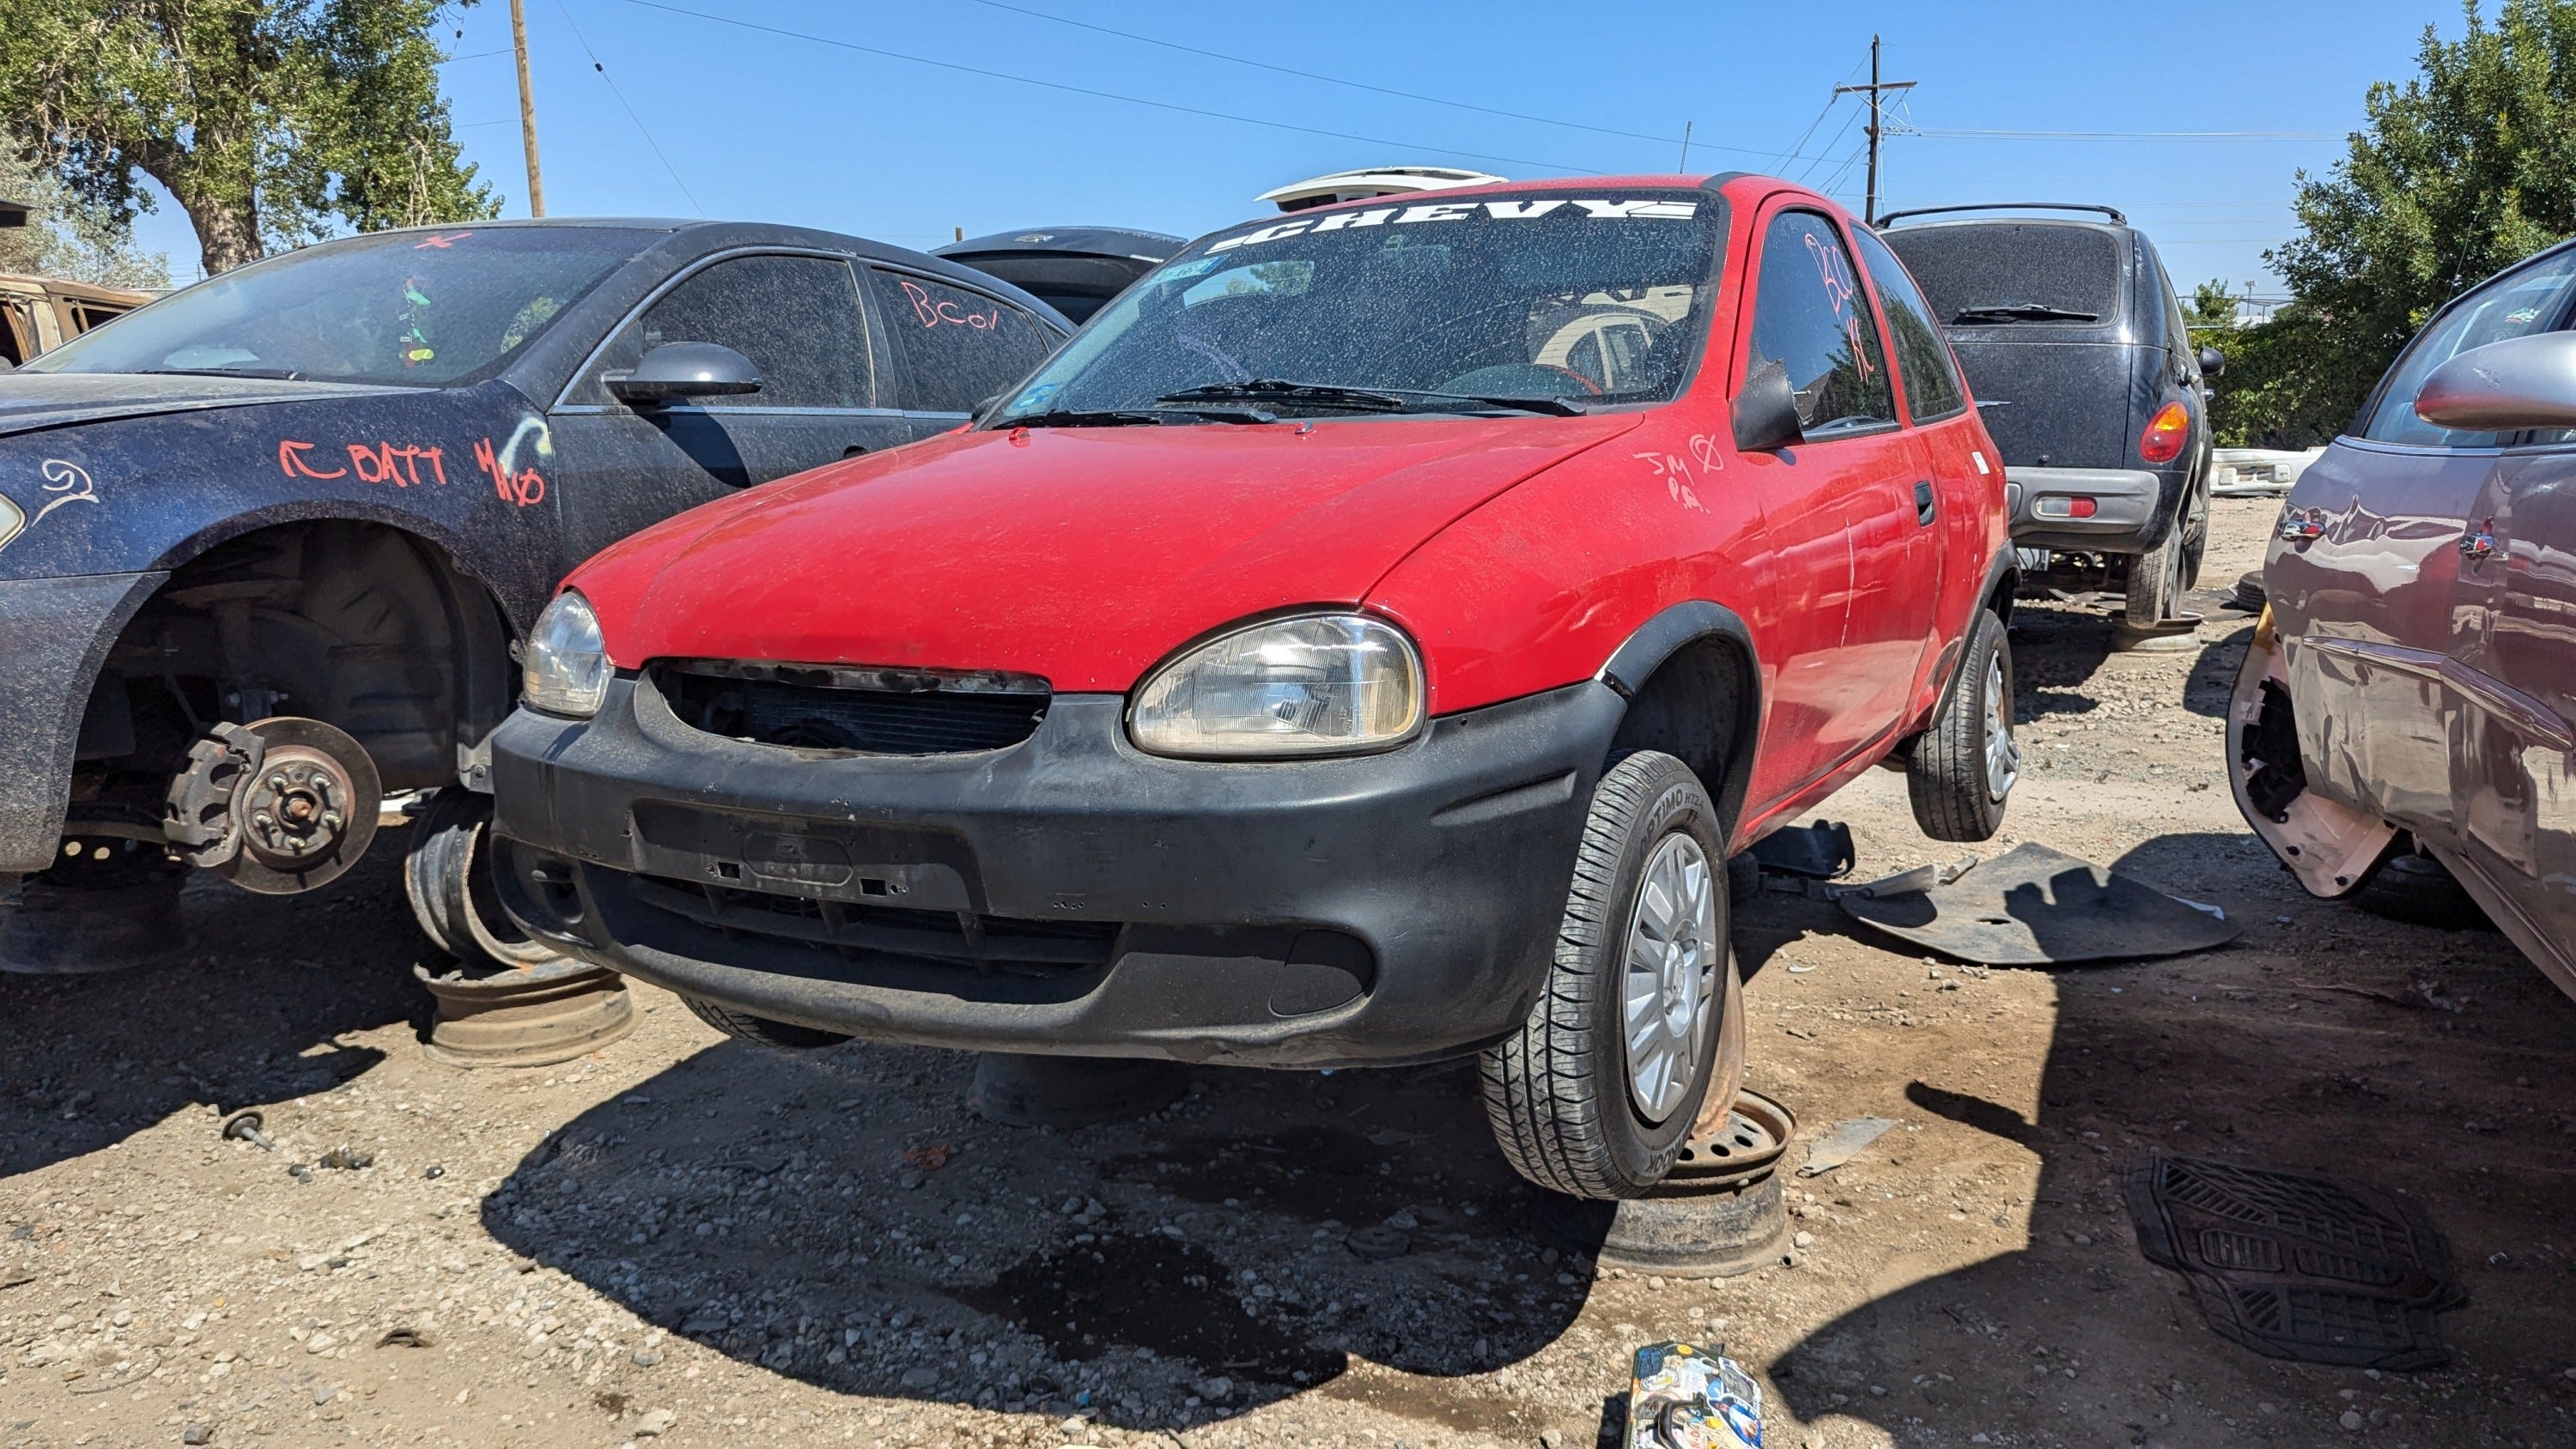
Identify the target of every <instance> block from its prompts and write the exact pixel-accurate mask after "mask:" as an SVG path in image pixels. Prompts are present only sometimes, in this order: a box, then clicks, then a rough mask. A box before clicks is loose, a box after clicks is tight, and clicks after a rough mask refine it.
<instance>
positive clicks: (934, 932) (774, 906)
mask: <svg viewBox="0 0 2576 1449" xmlns="http://www.w3.org/2000/svg"><path fill="white" fill-rule="evenodd" d="M875 884H876V885H877V886H878V887H879V888H880V889H882V888H883V887H884V884H885V883H884V882H883V881H878V882H875ZM632 891H633V894H634V897H635V899H637V900H638V901H641V902H642V903H644V904H646V905H649V906H653V907H656V908H658V909H660V910H664V911H668V912H669V913H671V914H672V915H675V916H679V917H682V918H683V919H686V920H689V921H693V922H695V923H697V924H698V925H701V926H710V927H713V928H714V929H716V930H719V931H722V932H724V933H726V934H727V935H733V934H736V933H739V934H741V935H745V936H757V937H762V938H765V939H768V940H773V941H781V942H786V943H790V944H794V945H799V946H808V947H811V948H813V949H815V950H818V951H836V952H839V953H840V954H841V955H842V956H844V957H846V958H848V959H849V960H852V961H856V962H865V961H868V960H871V959H874V960H895V961H908V962H913V963H917V964H932V965H942V966H962V967H968V968H972V969H974V970H976V971H979V972H986V973H994V972H999V973H1003V974H1008V975H1014V976H1037V977H1056V976H1062V975H1066V974H1068V973H1072V972H1081V971H1094V970H1098V969H1100V968H1101V967H1104V966H1107V965H1108V964H1109V961H1110V957H1111V956H1112V954H1113V953H1114V952H1115V951H1116V949H1117V944H1118V933H1119V931H1120V930H1121V929H1123V928H1122V926H1121V924H1120V923H1119V922H1116V921H1028V920H1021V919H1019V918H1017V917H1012V916H984V915H976V914H973V913H971V912H963V911H924V910H915V909H912V908H910V907H905V906H877V905H860V904H856V903H853V902H849V901H827V900H818V899H815V898H813V897H810V896H791V895H780V894H775V893H773V892H769V891H754V890H738V889H733V888H730V887H726V886H720V885H717V884H715V883H713V882H711V881H682V880H670V879H667V878H664V877H661V876H646V875H639V876H635V877H633V885H632ZM870 894H876V892H870Z"/></svg>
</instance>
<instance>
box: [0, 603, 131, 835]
mask: <svg viewBox="0 0 2576 1449" xmlns="http://www.w3.org/2000/svg"><path fill="white" fill-rule="evenodd" d="M169 577H170V576H169V575H168V574H166V573H137V574H84V575H80V576H78V577H73V578H59V579H14V580H9V581H6V582H0V876H9V875H17V874H25V873H29V872H34V871H39V870H43V869H44V868H45V867H46V866H48V865H50V864H52V863H53V860H54V855H55V852H56V851H57V850H59V849H61V847H62V834H63V811H64V807H65V804H66V802H67V799H68V797H69V794H70V790H71V780H72V759H73V756H74V754H75V753H76V748H77V746H78V743H79V740H80V729H81V716H82V715H83V714H84V713H85V712H86V711H87V710H88V708H89V695H90V689H91V686H93V685H94V684H96V683H97V680H98V671H99V666H100V665H101V664H102V663H103V662H105V661H106V659H107V651H108V649H109V647H110V646H112V645H114V644H115V642H116V636H117V633H118V632H119V631H120V630H122V629H123V628H124V627H125V625H126V623H127V622H128V621H129V620H131V619H132V618H133V617H134V612H135V610H137V609H140V608H142V607H143V602H144V600H146V599H148V598H150V597H151V596H152V591H153V590H155V589H157V588H159V587H161V585H162V583H163V582H164V581H165V580H167V579H168V578H169Z"/></svg>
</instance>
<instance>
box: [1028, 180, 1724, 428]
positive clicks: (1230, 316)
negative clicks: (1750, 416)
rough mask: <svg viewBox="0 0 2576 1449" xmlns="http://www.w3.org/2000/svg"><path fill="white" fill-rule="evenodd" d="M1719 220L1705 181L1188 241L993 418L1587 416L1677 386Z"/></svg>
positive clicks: (1350, 212)
mask: <svg viewBox="0 0 2576 1449" xmlns="http://www.w3.org/2000/svg"><path fill="white" fill-rule="evenodd" d="M1723 233H1724V221H1723V218H1722V216H1721V213H1720V207H1719V204H1718V201H1717V198H1715V197H1714V196H1711V195H1710V194H1709V193H1707V192H1705V191H1678V190H1677V191H1655V192H1646V193H1635V192H1627V191H1620V192H1615V193H1601V194H1585V193H1580V192H1565V191H1550V192H1535V193H1528V194H1524V195H1518V196H1508V195H1507V196H1492V197H1478V198H1476V199H1474V200H1465V201H1438V200H1419V199H1413V198H1407V199H1406V200H1405V201H1404V202H1402V203H1401V204H1389V205H1383V206H1368V207H1338V208H1334V209H1331V210H1327V211H1321V212H1318V213H1315V214H1313V215H1306V216H1299V217H1296V218H1293V219H1290V220H1287V221H1279V222H1273V223H1270V224H1268V225H1266V226H1260V227H1254V228H1249V229H1238V230H1235V231H1232V232H1228V233H1226V234H1224V235H1220V236H1217V237H1213V238H1210V239H1208V240H1205V241H1201V242H1197V243H1194V244H1193V245H1191V246H1190V247H1189V248H1187V249H1186V250H1184V251H1183V252H1182V253H1181V254H1180V255H1179V256H1178V257H1176V258H1174V259H1173V260H1172V261H1171V262H1170V263H1168V264H1166V265H1165V266H1164V267H1162V268H1161V269H1160V270H1158V271H1156V272H1154V273H1153V274H1152V275H1151V276H1149V277H1147V278H1146V279H1145V280H1144V281H1142V282H1140V283H1138V284H1137V285H1136V286H1135V287H1134V288H1133V289H1131V290H1130V291H1128V292H1127V293H1126V295H1124V296H1122V297H1120V298H1119V299H1118V301H1117V302H1116V303H1115V304H1114V305H1112V306H1111V307H1110V308H1109V309H1108V310H1106V311H1105V312H1103V313H1102V314H1101V315H1100V316H1098V317H1096V318H1094V319H1093V320H1092V322H1091V325H1090V326H1089V327H1087V328H1086V329H1084V331H1083V332H1082V334H1081V335H1080V336H1078V337H1076V338H1075V339H1074V340H1073V342H1072V343H1071V345H1069V346H1067V347H1066V348H1065V350H1064V351H1062V352H1061V353H1058V354H1057V356H1056V358H1055V360H1054V361H1053V362H1050V363H1049V364H1047V366H1046V367H1045V368H1044V369H1042V370H1041V371H1040V372H1039V373H1038V375H1037V376H1036V377H1035V378H1033V379H1032V380H1031V381H1030V382H1029V384H1028V385H1027V386H1026V387H1024V388H1022V389H1021V390H1020V392H1019V393H1018V395H1017V396H1015V397H1013V398H1012V399H1011V401H1010V402H1009V404H1008V405H1007V406H1005V407H1004V408H1003V409H1001V410H1000V411H999V412H997V413H996V414H994V415H993V417H992V418H991V419H990V420H989V421H988V423H987V424H986V425H987V426H991V427H1014V426H1023V425H1027V426H1046V425H1049V424H1064V425H1087V426H1119V425H1127V424H1134V423H1155V422H1170V423H1223V422H1241V421H1246V420H1251V421H1261V420H1264V419H1266V418H1267V417H1269V416H1273V415H1279V414H1289V415H1298V416H1313V415H1317V414H1353V413H1390V412H1425V411H1439V412H1481V411H1496V410H1502V411H1517V412H1542V413H1569V412H1579V411H1583V410H1585V409H1587V408H1590V407H1598V406H1607V405H1614V404H1618V403H1632V402H1654V401H1661V400H1664V399H1668V398H1671V397H1672V396H1674V395H1675V394H1676V393H1677V392H1679V391H1680V388H1681V385H1682V382H1683V379H1684V377H1685V375H1686V374H1687V372H1688V371H1689V367H1690V363H1691V360H1692V358H1693V356H1694V355H1695V354H1696V352H1697V350H1698V348H1697V343H1698V339H1699V338H1700V336H1701V335H1703V334H1704V333H1705V332H1706V331H1707V316H1706V313H1707V305H1708V301H1709V298H1710V297H1711V295H1712V294H1713V293H1714V291H1715V289H1716V285H1717V276H1716V272H1717V258H1718V254H1719V242H1720V240H1721V238H1722V236H1723Z"/></svg>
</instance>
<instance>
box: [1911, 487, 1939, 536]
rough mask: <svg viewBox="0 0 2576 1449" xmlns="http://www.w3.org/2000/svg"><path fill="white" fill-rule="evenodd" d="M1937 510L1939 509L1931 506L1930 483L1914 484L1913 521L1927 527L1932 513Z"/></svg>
mask: <svg viewBox="0 0 2576 1449" xmlns="http://www.w3.org/2000/svg"><path fill="white" fill-rule="evenodd" d="M1938 511H1939V510H1938V509H1936V508H1935V507H1934V506H1933V502H1932V485H1931V484H1930V483H1928V482H1923V483H1917V484H1915V485H1914V521H1915V522H1916V523H1917V524H1921V525H1923V526H1925V527H1929V526H1930V525H1931V522H1932V515H1933V514H1934V513H1936V512H1938Z"/></svg>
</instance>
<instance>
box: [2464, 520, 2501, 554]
mask: <svg viewBox="0 0 2576 1449" xmlns="http://www.w3.org/2000/svg"><path fill="white" fill-rule="evenodd" d="M2495 551H2496V541H2495V520H2494V519H2492V518H2490V519H2488V520H2487V521H2486V522H2484V523H2482V524H2478V525H2476V526H2475V527H2472V528H2471V529H2470V530H2469V531H2468V532H2466V533H2464V534H2461V535H2460V557H2462V558H2464V559H2468V560H2470V561H2471V562H2473V563H2474V562H2478V561H2480V560H2484V559H2491V558H2493V557H2495Z"/></svg>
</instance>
